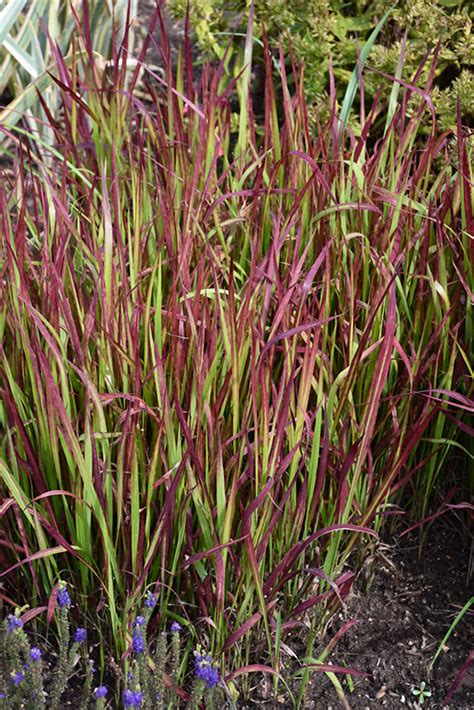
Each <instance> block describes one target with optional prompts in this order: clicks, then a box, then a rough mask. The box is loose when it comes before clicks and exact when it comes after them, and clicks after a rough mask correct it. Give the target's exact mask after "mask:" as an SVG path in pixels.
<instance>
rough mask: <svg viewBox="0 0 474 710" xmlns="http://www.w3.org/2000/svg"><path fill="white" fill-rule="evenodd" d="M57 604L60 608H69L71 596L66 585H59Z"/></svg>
mask: <svg viewBox="0 0 474 710" xmlns="http://www.w3.org/2000/svg"><path fill="white" fill-rule="evenodd" d="M58 605H59V608H60V609H70V608H71V597H70V596H69V592H68V590H67V589H66V587H60V588H59V591H58Z"/></svg>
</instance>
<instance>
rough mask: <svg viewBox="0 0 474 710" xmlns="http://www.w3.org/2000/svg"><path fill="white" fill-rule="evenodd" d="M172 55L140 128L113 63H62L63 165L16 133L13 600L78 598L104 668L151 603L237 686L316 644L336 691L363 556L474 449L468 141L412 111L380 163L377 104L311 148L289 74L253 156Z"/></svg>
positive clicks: (245, 133)
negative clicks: (139, 611) (392, 521)
mask: <svg viewBox="0 0 474 710" xmlns="http://www.w3.org/2000/svg"><path fill="white" fill-rule="evenodd" d="M121 51H122V52H123V50H121ZM163 51H164V58H165V78H164V79H163V78H161V77H158V76H156V77H154V76H152V75H151V74H152V72H151V71H148V74H149V84H148V88H147V92H148V98H147V101H146V102H145V101H143V100H142V99H139V98H137V97H136V96H135V95H134V94H133V90H134V83H133V81H132V86H131V87H130V86H129V85H127V86H128V88H126V87H125V77H124V70H123V66H124V62H123V61H121V59H123V55H122V56H121V53H120V52H117V53H116V55H115V62H114V65H113V66H112V67H111V69H110V73H109V74H108V75H107V76H103V75H102V74H101V68H100V67H99V66H94V55H93V54H90V56H89V57H88V62H89V65H88V66H82V68H81V71H80V72H79V71H73V70H71V68H70V67H68V65H67V64H65V63H64V62H62V60H61V58H60V56H59V53H57V55H56V59H57V62H58V74H59V76H60V88H61V96H62V106H61V118H60V119H58V118H57V117H56V115H52V114H51V113H48V111H47V107H46V106H45V111H46V113H47V119H48V124H49V126H50V128H51V130H52V131H53V134H54V141H55V142H54V145H50V146H48V145H46V144H45V143H44V142H42V143H41V146H39V141H38V140H37V138H36V135H35V133H33V132H31V131H28V130H24V129H20V128H16V129H11V130H10V133H9V136H10V139H11V140H12V141H14V142H16V144H17V152H16V156H17V157H16V160H15V163H14V177H13V178H12V179H7V178H5V179H4V180H2V184H1V188H0V220H1V221H0V225H1V226H0V229H1V243H0V253H1V258H2V271H1V273H2V282H1V317H0V329H1V330H0V335H1V348H0V362H1V370H0V374H1V378H2V380H1V382H2V384H1V387H2V404H1V409H0V421H1V422H2V437H1V444H0V447H1V449H0V451H1V471H2V484H1V485H2V494H3V499H4V503H3V506H2V509H1V510H2V532H1V542H2V547H1V550H2V552H1V554H2V558H3V562H4V571H3V573H2V582H3V583H4V584H5V585H6V587H7V589H9V590H11V589H15V594H16V596H20V597H22V598H23V599H24V600H25V601H27V602H29V603H30V604H31V603H32V604H33V605H34V604H38V603H40V602H42V601H43V599H44V596H45V594H46V591H45V590H49V589H50V588H51V587H52V586H53V585H54V584H55V582H56V581H57V579H58V577H59V576H61V578H62V579H68V580H69V581H70V582H71V583H73V584H74V587H75V588H76V590H77V593H78V595H80V596H82V598H83V599H84V604H88V605H89V606H90V611H91V612H92V610H93V609H94V608H96V605H97V604H99V608H101V609H102V611H101V614H102V617H104V618H106V619H107V622H108V627H106V626H104V629H103V630H102V632H103V633H104V634H107V633H109V634H110V640H111V641H112V642H113V644H114V645H115V649H116V651H118V652H122V651H124V650H125V648H126V645H127V641H126V635H125V632H124V629H125V628H126V620H127V618H128V616H129V614H130V613H131V610H132V609H133V608H134V607H135V606H136V603H137V600H138V599H139V597H140V596H141V595H142V594H143V592H144V590H145V588H146V587H147V585H149V584H150V583H154V584H155V587H154V592H155V593H156V595H157V597H158V602H157V603H158V606H159V608H160V609H161V610H162V615H163V616H166V614H167V612H168V610H174V611H175V612H176V611H179V614H180V615H181V616H182V617H188V618H190V619H192V620H193V621H194V623H195V624H196V627H197V633H198V637H199V635H201V636H202V637H205V638H206V639H208V641H209V643H208V644H206V648H209V651H210V652H211V654H212V656H213V657H214V658H216V657H218V658H220V659H221V662H222V668H224V666H225V668H227V669H229V671H230V672H231V675H230V676H229V678H230V679H231V678H233V677H237V676H238V675H240V674H241V672H243V670H242V668H243V669H247V670H256V671H262V670H263V671H268V672H273V673H275V672H277V670H278V669H279V670H280V671H282V672H283V665H282V661H281V658H280V652H281V649H282V648H283V647H285V648H288V646H290V647H291V638H290V636H289V632H291V631H294V630H295V629H296V628H297V627H299V626H300V625H301V624H303V625H305V626H309V629H310V632H309V642H308V650H307V656H308V659H307V661H306V663H305V664H304V668H303V675H304V676H305V678H307V674H308V673H309V672H310V670H312V669H314V668H316V669H318V668H319V670H322V671H324V672H330V673H331V674H332V675H333V676H334V673H344V672H345V671H344V669H340V668H338V667H334V668H335V670H334V668H332V667H331V668H332V670H330V671H329V670H328V667H327V666H326V665H325V664H324V663H322V661H323V660H324V659H323V658H320V659H319V661H321V663H319V665H318V662H317V661H315V659H314V658H313V656H314V653H315V651H314V650H313V646H314V643H315V639H316V638H317V633H318V632H319V630H320V628H321V627H322V624H323V622H324V621H325V620H326V619H327V618H328V616H329V615H330V614H331V613H333V611H334V609H335V608H336V607H337V605H338V604H339V603H340V600H341V599H343V598H344V596H345V595H346V594H347V593H348V591H349V589H350V587H351V584H352V581H353V579H354V573H353V571H352V570H351V569H350V567H349V566H350V565H353V564H355V558H354V556H353V555H352V556H351V554H352V551H353V550H354V548H355V546H356V545H357V549H358V550H359V551H361V554H363V552H364V550H366V549H367V545H368V541H369V537H368V536H369V535H371V536H372V537H374V536H375V535H376V533H377V532H378V531H379V530H380V528H381V525H382V522H383V520H384V519H385V517H386V515H387V514H389V513H390V511H391V510H392V507H391V506H393V505H394V504H398V505H401V504H402V503H403V504H405V505H406V510H407V512H408V513H410V514H411V513H416V514H420V515H422V514H424V512H425V511H426V510H427V509H428V508H429V506H430V505H431V501H432V500H435V501H436V499H437V497H438V496H440V495H442V494H443V492H444V491H445V490H448V489H449V488H450V487H451V485H452V478H451V475H450V471H449V470H447V469H446V467H445V462H446V460H447V456H448V453H449V451H450V449H452V448H453V447H455V446H460V445H461V444H460V439H459V433H460V432H463V431H464V430H465V429H466V427H467V424H465V423H464V418H465V417H466V415H467V409H468V408H469V407H471V403H470V400H469V395H470V392H469V380H468V379H467V375H468V374H470V370H469V367H470V365H469V354H468V351H467V346H466V342H468V337H467V336H469V334H470V333H471V332H472V312H471V304H470V302H469V300H468V299H469V294H470V293H472V290H471V291H469V289H470V288H471V286H469V284H470V283H472V282H471V279H472V275H471V273H470V266H469V249H470V248H472V245H470V244H469V236H468V234H469V229H470V224H471V223H472V212H471V202H470V199H471V197H470V192H469V191H470V182H469V181H470V175H469V161H468V160H467V158H465V157H463V156H467V152H468V149H469V147H468V145H467V140H466V136H465V133H464V130H463V128H462V126H459V128H458V133H457V135H456V136H452V135H450V134H448V133H438V132H437V130H436V127H433V131H432V134H431V135H430V136H428V137H426V135H424V137H423V136H422V135H421V134H420V135H419V134H418V130H419V127H420V126H421V124H422V113H423V111H424V106H421V107H420V109H419V111H418V112H417V113H415V114H414V115H412V116H411V117H407V114H406V110H405V109H406V104H407V101H408V99H409V97H410V95H411V94H412V93H413V91H414V89H413V88H412V87H411V86H410V85H403V86H401V88H400V92H399V94H398V100H399V105H398V107H397V108H394V107H393V106H392V110H393V118H392V120H391V122H390V125H389V126H388V127H387V130H386V132H385V135H384V137H383V139H381V140H379V141H378V142H377V143H376V144H375V145H374V146H371V145H370V142H369V139H370V128H371V125H372V122H373V120H374V116H375V115H376V112H377V111H378V110H379V107H378V105H377V103H376V104H375V105H374V107H373V110H372V111H369V112H368V113H367V116H368V118H367V120H366V121H365V123H364V128H363V131H362V137H361V138H360V139H359V140H355V139H354V138H348V139H346V140H344V141H342V142H341V141H340V139H339V125H340V124H339V123H338V121H337V120H336V116H335V114H334V111H333V116H332V119H331V121H330V122H329V124H328V125H326V126H324V127H321V129H320V131H319V133H318V134H317V135H316V137H314V136H313V135H312V134H311V133H310V131H309V128H308V115H307V107H306V105H305V102H304V99H303V92H302V90H301V87H302V83H301V82H302V76H301V75H299V74H298V73H297V72H296V71H295V75H294V77H293V80H294V82H295V86H296V88H295V91H294V93H293V95H292V94H291V93H290V91H289V89H288V85H287V83H286V81H287V80H286V77H285V76H284V75H283V114H284V116H283V123H282V125H281V126H278V123H277V119H276V117H277V115H278V112H277V100H276V98H275V92H274V89H273V84H272V76H271V57H270V55H269V53H268V52H267V68H269V69H270V71H268V72H267V79H266V86H265V119H264V127H263V136H262V138H260V137H259V131H258V130H257V128H258V127H257V126H256V124H255V120H254V118H253V114H252V110H251V109H252V104H251V100H250V98H249V94H248V91H247V89H246V87H245V86H242V85H241V86H240V88H239V96H240V97H241V106H240V113H239V120H240V131H239V132H238V136H236V135H234V134H232V132H231V106H230V101H231V98H232V95H233V94H232V92H233V88H234V86H235V83H234V84H232V83H231V84H229V83H228V81H227V80H226V77H225V72H224V66H223V65H222V64H221V65H219V66H218V67H217V68H214V69H211V68H209V67H205V68H204V70H203V71H202V74H201V77H200V80H199V83H198V84H197V83H196V82H194V80H193V67H192V64H191V60H190V57H191V52H190V48H189V44H187V45H186V47H185V50H184V59H183V60H182V61H180V62H179V65H178V70H177V73H176V76H174V75H173V73H172V69H171V62H170V61H169V49H168V47H167V44H166V42H165V43H164V45H163ZM77 61H83V59H82V58H81V57H79V58H78V59H77ZM283 64H284V63H283V62H282V66H283ZM81 77H83V78H81ZM248 78H249V75H248V73H244V74H242V75H241V77H240V78H239V80H238V81H240V82H245V81H247V80H248ZM134 80H136V76H135V77H134ZM429 81H431V79H430V80H429ZM422 90H423V94H424V95H426V96H427V97H429V92H430V85H428V86H423V87H422ZM141 95H142V94H141ZM4 130H5V131H6V129H4ZM451 140H456V141H457V145H458V148H459V155H460V159H459V161H458V162H457V163H456V162H455V161H451V160H449V159H448V155H449V154H448V148H449V141H451ZM232 146H236V147H235V151H234V149H233V148H232ZM405 492H406V495H405ZM107 628H108V629H109V631H107ZM262 638H263V639H264V641H262ZM282 639H283V640H284V645H282V643H281V641H282ZM198 640H199V638H198ZM266 658H268V663H262V659H263V661H266ZM255 659H257V660H258V663H257V664H253V661H254V660H255ZM239 668H240V670H239ZM232 673H233V674H234V675H232ZM334 678H335V676H334ZM336 680H337V679H336ZM337 683H338V685H339V686H340V683H339V681H337ZM340 687H342V686H340Z"/></svg>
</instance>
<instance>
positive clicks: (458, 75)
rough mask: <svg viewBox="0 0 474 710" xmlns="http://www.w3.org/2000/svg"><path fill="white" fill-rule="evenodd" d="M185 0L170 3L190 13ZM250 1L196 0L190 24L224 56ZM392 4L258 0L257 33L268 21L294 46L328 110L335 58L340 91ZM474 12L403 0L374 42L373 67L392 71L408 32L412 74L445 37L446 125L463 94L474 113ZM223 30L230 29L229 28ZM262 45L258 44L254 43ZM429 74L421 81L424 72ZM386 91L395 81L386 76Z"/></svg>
mask: <svg viewBox="0 0 474 710" xmlns="http://www.w3.org/2000/svg"><path fill="white" fill-rule="evenodd" d="M186 5H187V0H169V9H170V11H171V12H172V13H173V14H174V15H176V16H181V17H182V16H184V14H185V12H186ZM249 5H250V2H249V0H234V2H227V1H226V0H191V2H190V10H191V18H192V27H193V30H194V32H195V34H196V38H197V41H198V43H199V45H200V47H201V49H202V50H205V51H206V50H207V51H209V52H210V54H211V55H215V56H218V57H219V56H222V53H223V51H224V49H225V47H226V45H227V44H228V41H229V35H226V34H225V33H232V32H233V31H237V32H244V31H245V25H246V22H247V18H248V9H249ZM391 6H392V3H391V2H387V0H371V1H368V2H365V3H364V2H357V1H355V2H338V1H337V0H256V2H255V19H256V21H255V35H256V36H257V37H258V36H259V35H260V34H261V25H262V22H263V23H264V24H265V27H266V29H267V32H268V34H269V37H270V41H271V43H272V44H273V46H277V44H278V41H279V39H280V38H281V40H282V42H283V46H284V48H285V49H288V46H289V44H290V43H291V46H292V48H293V50H294V54H295V57H296V59H297V60H298V61H300V62H302V63H304V71H305V89H306V93H307V96H308V98H309V99H310V101H312V102H313V104H314V105H315V106H317V107H320V108H321V110H323V112H324V110H326V111H327V110H328V102H327V100H326V96H327V94H326V92H327V86H328V69H329V61H330V60H329V58H330V57H331V58H332V62H333V66H334V73H335V76H336V79H337V85H338V88H339V90H340V91H343V90H344V84H345V81H346V80H347V81H348V80H349V77H350V74H351V72H352V69H353V67H354V66H355V64H356V62H357V47H358V42H357V38H359V43H360V44H361V45H362V44H363V43H364V41H365V39H366V38H367V37H368V35H369V34H370V32H371V30H372V29H373V28H374V27H375V25H376V24H377V22H378V21H379V20H380V19H381V17H382V16H383V14H384V13H385V12H386V11H387V10H388V9H389V8H390V7H391ZM473 17H474V11H473V10H472V9H470V3H468V2H463V1H462V0H401V1H400V2H399V3H398V5H397V6H396V7H394V9H393V13H392V15H391V18H390V19H389V21H388V22H387V24H386V26H385V28H384V29H383V31H382V33H381V34H380V36H379V40H378V43H377V44H376V45H375V47H374V48H373V50H372V52H371V54H370V57H369V62H368V66H369V67H372V68H375V69H377V70H379V71H382V72H385V73H387V74H390V75H393V74H394V73H395V70H396V66H397V62H398V60H399V57H400V51H401V45H402V37H403V34H404V32H405V31H408V43H407V48H406V54H405V66H404V72H403V78H404V79H405V80H409V79H411V78H412V77H413V75H414V73H415V71H416V69H417V68H418V66H419V64H420V62H421V60H422V58H423V56H424V55H425V53H426V52H427V50H429V49H432V48H434V47H435V46H436V45H437V43H438V41H439V40H441V46H440V53H439V60H438V66H437V76H438V77H441V82H440V86H439V88H437V89H436V91H435V99H436V104H435V106H436V109H437V113H438V118H439V120H440V122H441V125H442V126H444V127H449V126H453V125H454V124H455V123H456V102H457V96H458V92H459V97H460V102H461V109H462V112H463V116H464V117H465V118H466V119H472V118H473V115H474V108H473V107H474V81H473V66H474V35H473V30H472V25H473ZM223 33H224V34H223ZM256 49H257V48H256ZM428 67H429V63H428V64H427V68H426V72H425V74H424V75H422V77H421V80H423V79H424V78H426V76H427V73H428ZM364 81H365V92H366V95H367V96H373V94H374V92H375V90H376V89H378V88H379V87H380V86H381V84H382V83H383V81H384V80H383V79H382V78H381V77H380V75H378V74H376V73H374V72H371V71H370V70H366V71H365V74H364ZM386 85H387V89H386V92H387V95H388V92H389V90H390V82H389V81H388V80H387V81H386Z"/></svg>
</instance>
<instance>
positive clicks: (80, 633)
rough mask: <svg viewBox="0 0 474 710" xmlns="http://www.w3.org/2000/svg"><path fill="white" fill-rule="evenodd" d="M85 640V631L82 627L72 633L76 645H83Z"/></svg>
mask: <svg viewBox="0 0 474 710" xmlns="http://www.w3.org/2000/svg"><path fill="white" fill-rule="evenodd" d="M86 638H87V631H86V629H83V628H82V627H79V628H78V629H76V631H75V632H74V641H75V642H76V643H83V642H84V641H85V640H86Z"/></svg>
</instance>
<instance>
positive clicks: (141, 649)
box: [132, 629, 145, 653]
mask: <svg viewBox="0 0 474 710" xmlns="http://www.w3.org/2000/svg"><path fill="white" fill-rule="evenodd" d="M132 639H133V641H132V648H133V652H134V653H145V642H144V640H143V636H142V633H141V631H140V630H139V629H135V631H134V632H133V634H132Z"/></svg>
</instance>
